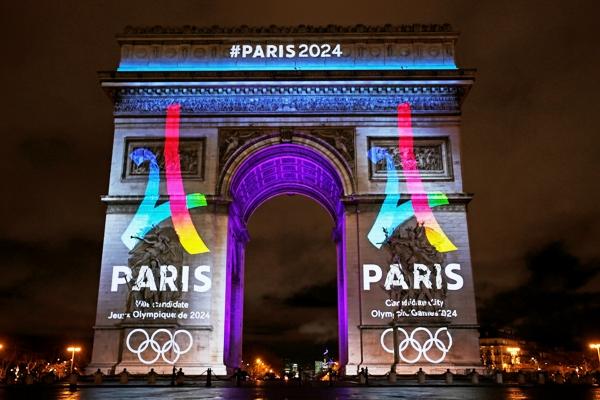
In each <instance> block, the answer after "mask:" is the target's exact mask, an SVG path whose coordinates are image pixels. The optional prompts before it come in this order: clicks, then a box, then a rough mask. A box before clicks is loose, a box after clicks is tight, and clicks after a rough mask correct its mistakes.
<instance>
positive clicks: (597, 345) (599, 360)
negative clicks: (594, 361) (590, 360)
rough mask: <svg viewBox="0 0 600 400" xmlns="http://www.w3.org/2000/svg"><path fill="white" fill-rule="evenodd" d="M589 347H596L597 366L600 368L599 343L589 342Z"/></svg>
mask: <svg viewBox="0 0 600 400" xmlns="http://www.w3.org/2000/svg"><path fill="white" fill-rule="evenodd" d="M590 349H596V351H597V352H598V368H600V343H590Z"/></svg>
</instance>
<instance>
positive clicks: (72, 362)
mask: <svg viewBox="0 0 600 400" xmlns="http://www.w3.org/2000/svg"><path fill="white" fill-rule="evenodd" d="M67 351H70V352H71V374H72V373H73V364H74V363H75V353H79V352H80V351H81V347H75V346H69V347H67Z"/></svg>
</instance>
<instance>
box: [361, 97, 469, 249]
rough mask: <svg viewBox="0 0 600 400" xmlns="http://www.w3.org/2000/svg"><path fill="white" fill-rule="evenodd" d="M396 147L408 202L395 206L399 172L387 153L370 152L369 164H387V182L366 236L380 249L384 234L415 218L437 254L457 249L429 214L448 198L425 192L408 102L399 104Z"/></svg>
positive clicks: (377, 150) (380, 149) (398, 198)
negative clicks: (383, 161)
mask: <svg viewBox="0 0 600 400" xmlns="http://www.w3.org/2000/svg"><path fill="white" fill-rule="evenodd" d="M398 148H399V154H400V162H401V166H402V172H403V175H404V178H405V180H406V186H407V190H408V193H409V194H410V200H409V201H406V202H404V203H402V204H398V203H399V202H400V192H399V176H400V173H399V171H397V169H396V166H395V164H394V160H393V159H392V156H391V155H390V154H389V152H388V151H387V150H385V149H383V148H381V147H374V148H372V149H370V151H369V154H368V157H369V159H370V160H371V162H372V163H374V164H376V163H378V162H379V161H381V160H385V161H386V169H387V182H386V187H385V195H386V197H385V199H384V201H383V204H382V206H381V209H380V210H379V214H378V215H377V219H376V220H375V223H374V224H373V226H372V227H371V230H370V231H369V234H368V235H367V237H368V239H369V241H370V242H371V243H372V244H373V245H374V246H375V247H377V248H378V249H379V248H381V246H382V244H383V243H384V242H385V240H386V232H389V233H391V232H393V231H394V230H395V229H396V227H398V226H399V225H401V224H403V223H404V222H406V221H408V220H409V219H410V218H412V217H413V216H415V217H416V219H417V223H419V224H421V225H423V226H424V227H425V234H426V237H427V240H428V241H429V243H431V245H432V246H434V247H435V248H436V250H437V251H439V252H441V253H444V252H449V251H454V250H456V249H457V248H456V246H455V245H454V244H453V243H452V242H451V241H450V239H448V237H447V236H446V234H445V233H444V231H443V230H442V228H441V227H440V225H439V224H438V222H437V220H436V219H435V216H434V215H433V212H432V211H431V209H432V208H433V207H438V206H441V205H445V204H448V198H447V197H446V195H445V194H443V193H441V192H440V193H426V192H425V187H424V185H423V181H422V180H421V176H420V174H419V169H418V168H417V161H416V159H415V151H414V139H413V130H412V119H411V109H410V104H409V103H402V104H400V105H398Z"/></svg>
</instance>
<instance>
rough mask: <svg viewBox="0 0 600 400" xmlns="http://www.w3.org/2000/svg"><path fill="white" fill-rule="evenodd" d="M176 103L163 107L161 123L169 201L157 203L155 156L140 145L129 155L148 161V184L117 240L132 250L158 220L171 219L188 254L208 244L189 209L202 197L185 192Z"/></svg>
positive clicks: (137, 160) (200, 202) (139, 161)
mask: <svg viewBox="0 0 600 400" xmlns="http://www.w3.org/2000/svg"><path fill="white" fill-rule="evenodd" d="M179 117H180V105H179V104H172V105H170V106H169V107H168V108H167V120H166V125H165V151H164V156H165V169H166V171H165V172H166V173H165V176H166V178H167V193H168V195H169V200H168V201H167V202H164V203H162V204H160V205H158V206H157V202H158V200H159V185H160V168H159V166H158V162H157V160H156V155H155V154H154V153H152V151H150V150H148V149H144V148H139V149H136V150H134V151H133V152H132V153H131V154H130V155H129V157H130V158H131V160H132V161H133V162H134V163H135V164H136V165H137V166H139V165H141V164H142V163H144V162H147V163H149V171H150V173H149V175H148V183H147V185H146V192H145V194H144V198H143V200H142V202H141V204H140V206H139V208H138V210H137V212H136V213H135V215H134V217H133V219H132V220H131V222H130V223H129V226H128V227H127V229H126V230H125V232H124V233H123V235H122V236H121V240H122V241H123V243H124V244H125V246H127V248H128V249H129V250H132V249H133V248H134V247H135V246H136V244H137V242H138V240H141V239H143V238H144V236H146V234H147V233H148V232H149V231H150V230H152V229H153V228H154V227H155V226H156V225H158V224H159V223H160V222H162V221H164V220H166V219H167V218H169V217H170V218H171V220H172V221H173V227H174V228H175V232H176V233H177V236H178V237H179V241H180V242H181V245H182V246H183V248H184V249H185V250H186V251H187V252H188V253H190V254H199V253H206V252H208V251H209V249H208V247H207V246H206V244H205V243H204V241H203V240H202V238H201V237H200V235H199V234H198V232H197V231H196V228H195V227H194V224H193V222H192V217H191V216H190V213H189V210H190V209H192V208H196V207H204V206H206V204H207V203H206V197H205V196H204V195H203V194H200V193H192V194H188V195H186V194H185V191H184V188H183V180H182V177H181V163H180V159H179Z"/></svg>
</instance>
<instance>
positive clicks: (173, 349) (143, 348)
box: [125, 329, 194, 365]
mask: <svg viewBox="0 0 600 400" xmlns="http://www.w3.org/2000/svg"><path fill="white" fill-rule="evenodd" d="M125 344H126V345H127V349H129V351H131V352H132V353H133V354H135V355H137V357H138V359H139V360H140V361H141V362H142V363H144V364H146V365H150V364H154V363H155V362H157V361H158V360H159V359H160V358H162V359H163V361H164V362H166V363H168V364H175V363H176V362H177V361H178V360H179V357H181V356H182V355H183V354H185V353H187V352H188V351H190V349H191V348H192V345H193V344H194V340H193V338H192V334H191V333H189V332H188V331H186V330H178V331H175V332H174V333H171V332H170V331H168V330H166V329H157V330H155V331H154V333H152V335H149V334H148V332H147V331H146V330H145V329H134V330H132V331H131V332H129V335H127V339H126V341H125Z"/></svg>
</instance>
